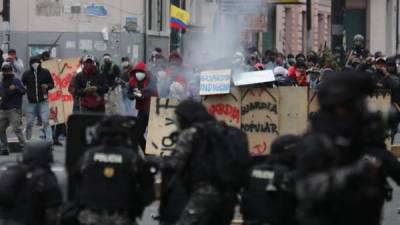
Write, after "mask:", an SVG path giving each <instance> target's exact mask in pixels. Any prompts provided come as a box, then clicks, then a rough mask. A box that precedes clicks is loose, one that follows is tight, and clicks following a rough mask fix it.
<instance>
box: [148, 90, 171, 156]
mask: <svg viewBox="0 0 400 225" xmlns="http://www.w3.org/2000/svg"><path fill="white" fill-rule="evenodd" d="M178 103H179V101H178V100H176V99H167V98H156V97H152V98H151V105H150V117H149V118H150V119H149V124H148V134H147V144H146V153H147V154H151V155H169V154H170V153H171V151H172V150H173V149H174V148H175V144H176V143H175V142H174V141H173V140H172V139H171V137H170V135H171V133H173V132H174V131H176V130H177V127H176V124H175V122H174V119H173V118H174V114H175V111H174V110H175V108H176V106H178Z"/></svg>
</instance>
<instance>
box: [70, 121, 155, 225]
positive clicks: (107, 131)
mask: <svg viewBox="0 0 400 225" xmlns="http://www.w3.org/2000/svg"><path fill="white" fill-rule="evenodd" d="M131 130H132V125H131V124H130V123H129V120H127V119H126V118H124V117H122V116H116V115H115V116H110V117H105V118H104V119H103V120H102V121H101V122H100V123H99V124H98V126H97V129H96V133H97V138H98V140H99V142H100V144H99V145H98V146H96V147H93V148H90V149H88V150H87V151H86V152H85V154H84V156H83V157H82V160H81V162H80V163H79V165H78V166H77V170H76V171H75V174H74V177H76V178H77V183H78V187H77V192H78V199H77V202H78V203H79V205H80V208H81V210H80V213H79V216H78V220H79V222H80V224H84V225H93V224H120V225H129V224H136V219H137V218H141V216H142V213H143V211H144V208H145V207H146V206H147V205H149V204H150V203H151V202H152V201H153V200H154V179H153V175H152V174H151V172H150V170H149V168H148V167H146V166H145V165H144V158H143V157H142V155H141V154H139V152H138V149H137V148H134V149H132V146H129V144H128V143H127V141H128V140H129V138H130V132H131Z"/></svg>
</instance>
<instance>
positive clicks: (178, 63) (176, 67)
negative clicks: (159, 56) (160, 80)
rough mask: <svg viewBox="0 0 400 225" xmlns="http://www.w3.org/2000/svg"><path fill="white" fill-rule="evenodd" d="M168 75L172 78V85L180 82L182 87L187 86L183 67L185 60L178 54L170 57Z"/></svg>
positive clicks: (172, 54)
mask: <svg viewBox="0 0 400 225" xmlns="http://www.w3.org/2000/svg"><path fill="white" fill-rule="evenodd" d="M166 75H167V76H168V77H169V78H170V80H171V84H172V83H173V82H178V83H180V84H181V85H182V86H184V87H185V86H186V84H187V81H186V77H185V68H184V67H183V59H182V57H181V55H180V54H179V53H178V52H176V51H175V52H172V53H171V55H170V56H169V65H168V68H167V70H166Z"/></svg>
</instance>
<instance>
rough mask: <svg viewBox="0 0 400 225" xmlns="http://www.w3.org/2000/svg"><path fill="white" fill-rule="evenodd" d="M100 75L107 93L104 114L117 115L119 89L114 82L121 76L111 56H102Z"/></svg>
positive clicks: (119, 100) (119, 99)
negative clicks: (103, 79)
mask: <svg viewBox="0 0 400 225" xmlns="http://www.w3.org/2000/svg"><path fill="white" fill-rule="evenodd" d="M100 73H101V74H102V75H103V76H105V78H106V81H107V85H108V93H107V95H106V113H107V114H118V113H119V109H120V102H121V100H122V99H121V89H120V87H119V83H118V82H116V81H117V79H119V78H120V76H121V71H120V69H119V67H118V65H116V64H114V63H113V61H112V58H111V55H110V54H108V53H106V54H104V55H103V64H102V65H101V67H100Z"/></svg>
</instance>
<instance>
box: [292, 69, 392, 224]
mask: <svg viewBox="0 0 400 225" xmlns="http://www.w3.org/2000/svg"><path fill="white" fill-rule="evenodd" d="M373 89H374V85H373V82H372V80H371V78H370V77H369V76H365V75H364V74H359V73H351V72H343V73H341V74H336V75H335V76H331V77H329V78H327V80H326V81H325V82H324V83H323V84H322V85H321V88H320V89H319V92H318V101H319V105H320V110H319V113H318V114H317V115H316V116H315V117H314V118H313V120H312V121H311V130H310V131H309V132H308V133H307V134H306V135H305V136H304V137H303V138H302V141H301V143H300V144H299V150H301V153H299V157H298V168H297V170H298V180H297V184H296V186H297V188H296V189H297V190H296V191H297V198H298V201H299V207H298V212H299V214H298V219H299V223H300V224H307V225H310V224H324V225H330V224H332V225H333V224H341V225H350V224H351V225H358V224H360V225H361V224H363V225H378V224H380V216H381V209H382V206H383V202H384V199H385V189H384V188H383V187H384V185H385V184H384V182H383V180H384V179H382V170H384V169H385V168H384V167H382V162H383V161H380V160H377V159H376V158H372V157H366V155H367V154H374V155H375V156H376V157H378V154H376V153H377V152H375V151H370V150H369V149H368V146H369V145H370V144H371V143H368V142H367V141H366V140H368V139H371V137H369V135H368V133H369V132H371V127H375V125H374V123H375V121H374V120H373V119H371V117H370V113H369V112H368V109H367V105H366V97H367V95H368V94H371V93H372V90H373ZM380 132H382V133H383V132H384V131H379V129H378V133H375V135H379V134H380ZM380 136H383V135H380ZM380 136H379V137H380ZM373 146H375V147H379V145H378V144H374V145H373ZM381 156H383V155H381ZM384 158H386V156H385V157H384ZM382 159H383V158H382ZM385 161H386V160H385ZM386 162H388V161H386ZM354 209H357V210H354Z"/></svg>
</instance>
